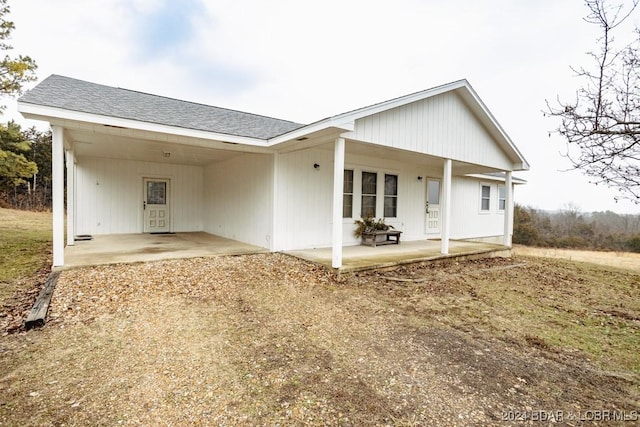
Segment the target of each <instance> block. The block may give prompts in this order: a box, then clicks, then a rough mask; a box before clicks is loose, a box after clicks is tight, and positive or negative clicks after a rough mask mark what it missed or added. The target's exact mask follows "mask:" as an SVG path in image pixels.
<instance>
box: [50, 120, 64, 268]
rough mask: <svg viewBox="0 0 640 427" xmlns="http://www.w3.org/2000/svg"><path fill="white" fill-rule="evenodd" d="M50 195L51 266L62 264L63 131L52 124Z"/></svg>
mask: <svg viewBox="0 0 640 427" xmlns="http://www.w3.org/2000/svg"><path fill="white" fill-rule="evenodd" d="M51 128H52V129H51V130H52V144H51V177H52V183H51V196H52V210H53V266H54V267H58V266H62V265H64V132H63V128H62V127H60V126H52V127H51Z"/></svg>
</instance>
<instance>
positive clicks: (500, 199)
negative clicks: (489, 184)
mask: <svg viewBox="0 0 640 427" xmlns="http://www.w3.org/2000/svg"><path fill="white" fill-rule="evenodd" d="M500 190H502V196H503V197H500ZM500 202H502V204H503V205H504V206H502V207H500ZM506 207H507V187H506V186H505V185H504V184H498V212H500V213H504V211H505V210H506Z"/></svg>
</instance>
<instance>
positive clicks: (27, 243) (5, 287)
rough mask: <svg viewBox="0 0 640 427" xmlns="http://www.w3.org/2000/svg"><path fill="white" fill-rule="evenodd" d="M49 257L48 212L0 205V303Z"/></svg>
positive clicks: (9, 296) (49, 229)
mask: <svg viewBox="0 0 640 427" xmlns="http://www.w3.org/2000/svg"><path fill="white" fill-rule="evenodd" d="M50 258H51V213H49V212H25V211H18V210H12V209H0V306H2V305H3V303H4V302H5V301H6V300H7V299H8V298H11V296H12V295H13V294H14V293H15V291H16V290H17V289H18V287H19V286H20V283H23V282H24V279H27V278H29V277H31V276H33V275H35V274H36V272H37V271H39V270H41V269H42V268H44V267H46V266H47V265H48V264H49V259H50Z"/></svg>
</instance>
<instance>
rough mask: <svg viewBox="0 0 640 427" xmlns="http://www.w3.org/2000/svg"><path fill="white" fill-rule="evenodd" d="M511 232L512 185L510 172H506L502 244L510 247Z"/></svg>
mask: <svg viewBox="0 0 640 427" xmlns="http://www.w3.org/2000/svg"><path fill="white" fill-rule="evenodd" d="M512 230H513V183H512V172H511V171H506V172H505V176H504V236H503V238H502V244H503V245H504V246H509V247H511V235H512Z"/></svg>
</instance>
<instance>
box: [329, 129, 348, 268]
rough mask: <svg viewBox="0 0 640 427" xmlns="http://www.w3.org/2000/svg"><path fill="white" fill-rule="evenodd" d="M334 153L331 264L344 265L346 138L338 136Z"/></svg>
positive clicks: (334, 265)
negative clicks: (343, 193)
mask: <svg viewBox="0 0 640 427" xmlns="http://www.w3.org/2000/svg"><path fill="white" fill-rule="evenodd" d="M334 145H335V146H334V154H333V238H332V239H331V242H332V249H331V266H332V267H333V268H340V267H342V192H343V190H344V146H345V142H344V138H336V141H335V144H334Z"/></svg>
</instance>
